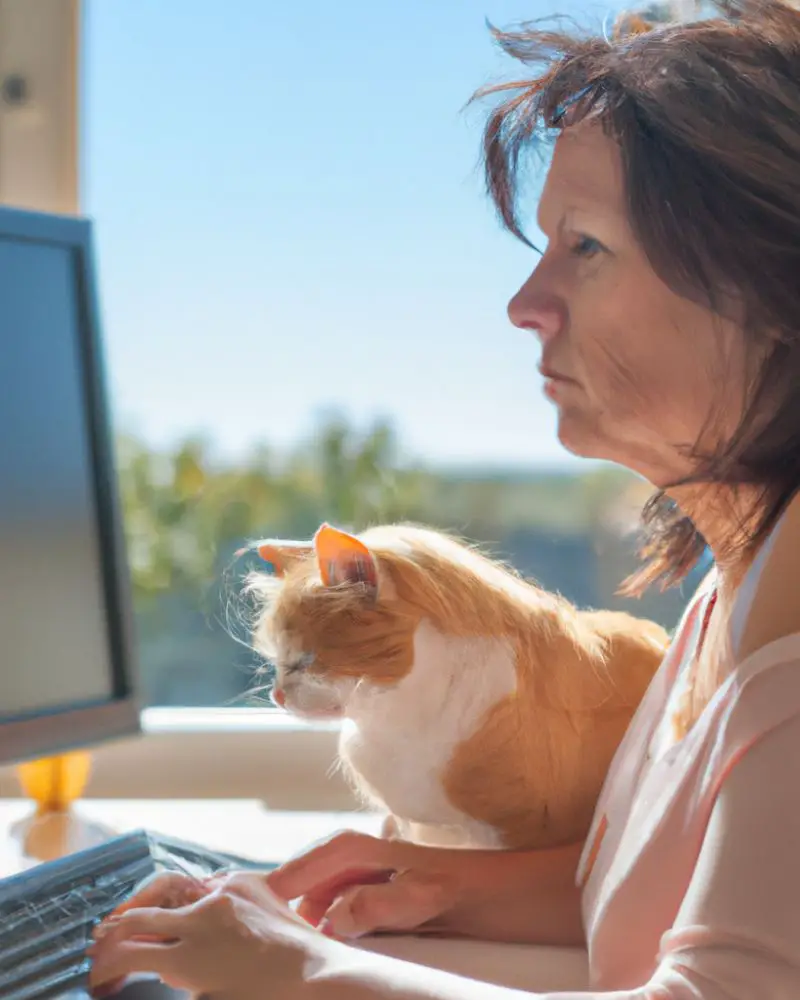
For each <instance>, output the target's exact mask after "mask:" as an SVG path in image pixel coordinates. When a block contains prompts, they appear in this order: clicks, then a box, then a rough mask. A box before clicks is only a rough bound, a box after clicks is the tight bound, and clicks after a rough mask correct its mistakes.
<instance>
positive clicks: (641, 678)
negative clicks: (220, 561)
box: [250, 525, 667, 848]
mask: <svg viewBox="0 0 800 1000" xmlns="http://www.w3.org/2000/svg"><path fill="white" fill-rule="evenodd" d="M259 551H260V552H261V553H262V555H263V556H264V558H265V559H267V560H268V561H270V562H272V563H273V564H274V566H275V567H276V575H275V576H269V575H267V574H260V573H258V574H254V576H253V577H252V578H251V580H250V588H251V590H252V591H253V592H255V593H256V595H258V596H259V598H260V599H261V601H262V610H261V614H260V616H259V620H258V623H257V627H256V629H255V632H254V645H255V647H256V649H257V650H259V651H260V652H261V653H262V654H263V655H264V656H265V657H266V658H267V659H268V660H270V661H271V662H272V663H273V664H274V666H275V669H276V683H275V693H274V698H275V700H276V701H277V703H279V704H281V705H282V706H283V707H285V708H286V709H287V710H288V711H291V712H294V713H297V714H299V715H302V716H305V717H311V718H315V717H336V716H340V717H342V718H343V719H344V723H343V727H342V735H341V741H340V754H341V760H342V762H343V765H344V767H345V769H346V771H347V772H348V773H349V775H350V776H351V778H352V779H353V781H354V783H355V786H356V788H357V789H358V790H359V792H360V793H361V795H362V796H364V798H365V799H366V800H367V801H368V802H369V803H370V804H373V805H376V806H379V807H380V808H382V809H385V810H387V811H388V812H389V814H390V816H391V817H392V818H393V824H392V826H393V827H394V829H395V830H396V831H397V833H398V834H399V835H400V836H402V837H404V838H406V839H410V840H414V841H418V842H422V843H429V844H453V845H460V846H483V847H509V848H522V847H547V846H552V845H556V844H563V843H569V842H576V841H579V840H580V839H581V838H582V837H583V836H584V835H585V833H586V831H587V828H588V825H589V822H590V819H591V816H592V812H593V809H594V806H595V803H596V800H597V797H598V794H599V792H600V788H601V785H602V782H603V780H604V777H605V774H606V771H607V768H608V766H609V764H610V761H611V758H612V755H613V753H614V751H615V750H616V747H617V745H618V744H619V742H620V740H621V738H622V736H623V734H624V732H625V730H626V728H627V726H628V723H629V721H630V718H631V715H632V714H633V712H634V710H635V709H636V707H637V705H638V703H639V701H640V699H641V697H642V695H643V693H644V691H645V689H646V687H647V685H648V683H649V682H650V679H651V677H652V675H653V673H654V671H655V670H656V668H657V666H658V664H659V662H660V660H661V658H662V656H663V653H664V650H665V648H666V644H667V636H666V633H665V632H664V630H663V629H662V628H661V627H660V626H658V625H656V624H654V623H652V622H649V621H645V620H641V619H637V618H634V617H632V616H630V615H627V614H624V613H618V612H609V611H580V610H577V609H576V608H575V607H573V606H572V605H571V604H569V603H568V602H567V601H566V600H564V599H563V598H561V597H559V596H556V595H554V594H552V593H548V592H547V591H545V590H542V589H541V588H539V587H537V586H535V585H533V584H531V583H528V582H525V581H524V580H522V579H521V578H520V577H518V576H517V575H516V574H514V573H512V572H511V571H509V570H507V569H505V568H504V567H503V566H501V565H500V564H498V563H496V562H493V561H491V560H490V559H488V558H486V557H484V556H482V555H480V554H479V553H478V552H476V551H475V550H473V549H471V548H469V547H467V546H465V545H462V544H461V543H459V542H457V541H455V540H453V539H451V538H449V537H448V536H446V535H443V534H441V533H440V532H436V531H432V530H427V529H424V528H416V527H410V526H397V525H393V526H386V527H379V528H373V529H370V530H369V531H367V532H365V533H364V534H362V535H360V536H358V538H355V537H354V536H352V535H347V534H345V533H342V532H339V531H337V530H336V529H333V528H330V527H329V526H327V525H324V526H323V527H322V528H321V529H320V531H319V532H318V533H317V536H316V538H315V540H314V542H313V543H309V544H308V545H297V544H292V543H288V544H287V543H281V542H270V543H262V545H261V547H260V549H259Z"/></svg>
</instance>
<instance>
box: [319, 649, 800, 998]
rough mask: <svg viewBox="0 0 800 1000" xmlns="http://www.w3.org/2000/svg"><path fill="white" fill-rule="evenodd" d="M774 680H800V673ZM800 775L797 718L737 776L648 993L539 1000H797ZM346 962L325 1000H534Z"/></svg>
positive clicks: (373, 960) (414, 970) (722, 798)
mask: <svg viewBox="0 0 800 1000" xmlns="http://www.w3.org/2000/svg"><path fill="white" fill-rule="evenodd" d="M778 669H783V670H786V669H793V670H797V671H800V663H797V664H792V665H790V666H789V667H782V668H778ZM799 767H800V717H795V718H794V719H792V720H791V721H790V722H786V723H784V724H783V725H781V726H779V727H778V728H777V729H775V730H773V731H772V732H771V733H769V735H767V736H765V737H764V738H763V739H762V740H761V741H760V742H759V743H757V744H756V745H755V746H753V747H752V748H751V749H750V750H749V751H748V752H747V753H746V754H745V755H744V757H743V758H742V759H741V760H740V761H739V762H738V763H737V764H736V765H735V766H734V768H733V771H732V772H731V774H730V775H729V776H728V778H727V779H726V781H725V783H724V785H723V787H722V789H721V791H720V794H719V796H718V798H717V801H716V804H715V807H714V810H713V813H712V817H711V821H710V824H709V827H708V830H707V832H706V836H705V839H704V842H703V846H702V850H701V853H700V857H699V860H698V863H697V866H696V868H695V872H694V876H693V879H692V882H691V885H690V887H689V891H688V892H687V894H686V897H685V899H684V902H683V905H682V907H681V911H680V913H679V915H678V918H677V920H676V922H675V925H674V927H673V928H672V929H671V930H670V932H669V933H668V934H666V935H665V937H664V939H663V941H662V954H661V956H660V962H659V965H658V967H657V969H656V971H655V973H654V975H653V977H652V979H651V980H650V982H648V983H646V984H643V985H642V986H641V987H640V988H638V989H633V990H630V991H622V992H614V993H580V994H565V993H558V994H553V995H548V996H546V997H545V996H540V997H538V1000H754V998H758V1000H797V998H798V997H800V791H798V777H797V776H798V768H799ZM644 905H646V901H645V903H644ZM348 951H349V955H348V956H347V957H346V959H345V961H346V962H349V963H350V967H349V968H344V967H339V968H337V966H338V963H340V962H341V961H342V957H341V953H339V954H335V955H333V956H332V959H331V961H330V964H329V966H328V969H327V970H326V972H325V973H324V974H323V976H322V979H323V980H324V981H325V988H324V990H323V991H322V992H321V994H320V997H321V1000H345V997H347V998H348V1000H382V998H386V1000H388V998H389V997H391V998H392V1000H472V997H473V996H474V997H475V998H476V1000H477V998H480V1000H519V998H521V997H522V996H527V997H528V1000H532V997H531V995H530V994H521V993H518V992H515V991H511V990H505V989H500V988H499V987H498V988H494V987H489V986H486V985H485V984H470V983H466V982H465V981H464V980H461V979H457V978H455V977H451V976H446V975H444V974H442V975H439V974H434V975H431V974H429V972H428V970H423V969H420V968H418V967H414V966H408V967H406V966H405V965H404V966H402V967H401V966H399V965H396V964H395V965H391V964H388V963H387V960H385V959H383V958H381V957H378V956H369V957H368V958H365V959H362V958H361V957H358V958H354V957H353V952H352V949H350V950H348ZM533 960H535V958H534V959H533Z"/></svg>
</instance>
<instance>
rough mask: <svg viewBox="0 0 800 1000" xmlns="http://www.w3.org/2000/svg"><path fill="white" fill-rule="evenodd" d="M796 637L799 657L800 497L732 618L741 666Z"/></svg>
mask: <svg viewBox="0 0 800 1000" xmlns="http://www.w3.org/2000/svg"><path fill="white" fill-rule="evenodd" d="M795 637H796V639H797V651H798V656H799V657H800V495H796V496H795V498H794V499H793V500H792V501H791V502H790V504H789V506H788V507H787V508H786V510H785V511H784V512H783V514H782V515H781V517H780V519H779V521H778V523H777V524H776V525H775V527H774V528H773V530H772V532H771V533H770V536H769V537H768V539H767V540H766V541H765V543H764V545H763V546H762V548H761V550H760V551H759V553H758V554H757V556H756V558H755V560H754V561H753V564H752V565H751V566H750V569H749V570H748V572H747V574H746V576H745V578H744V580H743V581H742V585H741V587H740V588H739V593H738V595H737V599H736V601H735V603H734V606H733V610H732V613H731V639H732V643H733V651H734V654H735V658H736V662H737V663H743V662H745V661H747V660H749V659H750V658H752V657H753V656H754V655H756V654H758V653H760V652H761V651H763V650H766V649H767V647H773V646H774V644H776V643H779V642H781V640H786V641H789V640H792V639H793V638H795ZM786 645H787V642H783V643H782V646H784V647H785V646H786Z"/></svg>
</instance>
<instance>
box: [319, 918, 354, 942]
mask: <svg viewBox="0 0 800 1000" xmlns="http://www.w3.org/2000/svg"><path fill="white" fill-rule="evenodd" d="M317 930H318V931H319V932H320V934H324V935H325V937H329V938H333V939H334V940H337V941H357V940H358V938H360V937H361V931H357V930H349V931H347V930H341V929H339V930H334V928H333V924H332V923H331V922H330V920H328V918H327V917H323V919H322V920H321V921H320V922H319V925H318V926H317Z"/></svg>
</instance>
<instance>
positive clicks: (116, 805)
mask: <svg viewBox="0 0 800 1000" xmlns="http://www.w3.org/2000/svg"><path fill="white" fill-rule="evenodd" d="M79 810H80V815H81V816H82V817H85V818H86V819H87V820H89V821H91V822H93V823H99V824H103V825H105V826H108V827H110V828H112V830H113V831H114V832H115V833H120V834H123V833H128V832H131V831H133V830H136V829H140V828H145V829H148V830H151V831H153V832H155V833H162V834H165V835H167V836H171V837H176V838H180V839H182V840H188V841H190V842H194V843H197V844H202V845H203V846H205V847H208V848H210V849H212V850H220V851H225V852H228V853H231V854H240V855H243V856H245V857H251V858H253V859H255V860H261V859H263V860H264V861H265V862H275V861H278V862H280V861H283V860H285V859H287V858H289V857H291V856H292V855H294V854H296V853H298V852H300V851H302V850H303V849H304V848H305V847H307V846H308V845H309V844H311V843H313V842H315V841H318V840H321V839H323V838H325V837H328V836H331V835H332V834H333V833H335V832H336V831H337V830H342V829H358V830H362V831H364V832H365V833H377V832H378V830H379V828H380V824H381V817H380V816H377V815H375V814H370V813H351V812H347V813H342V812H338V813H335V812H319V813H317V812H282V811H270V810H269V809H267V808H265V806H264V805H263V803H261V802H259V801H258V800H239V799H221V800H207V799H204V800H157V799H148V800H124V799H108V800H93V799H85V800H83V801H82V802H81V803H80V805H79ZM30 812H31V807H30V805H29V804H28V803H27V802H24V801H22V800H16V799H0V829H1V830H8V829H10V828H11V827H13V825H14V824H15V823H18V822H19V821H21V820H23V819H24V818H25V817H26V816H28V815H29V814H30ZM31 863H32V862H31V861H29V860H27V861H26V860H25V859H24V858H22V856H21V855H20V853H19V851H18V850H17V848H16V846H15V845H14V844H9V843H8V839H7V838H4V837H0V876H4V875H10V874H13V873H14V872H16V871H19V870H20V869H21V868H23V867H30V865H31ZM362 946H363V947H365V948H368V949H370V950H374V951H380V952H383V953H385V954H389V955H394V956H395V957H397V958H402V959H405V960H408V961H413V962H418V963H421V964H423V965H430V966H436V967H440V968H444V969H449V970H451V971H453V972H457V973H459V974H461V975H466V976H470V977H472V978H474V979H479V980H484V981H487V982H496V983H502V984H504V985H507V986H510V987H514V988H517V989H527V990H531V991H542V990H547V991H554V990H581V989H586V987H587V982H588V974H587V962H586V955H585V953H584V952H583V951H582V950H580V949H569V948H540V947H533V946H526V945H504V944H495V943H490V942H475V941H456V940H453V941H447V940H441V939H424V938H416V937H413V936H402V937H401V936H398V937H382V938H372V939H366V940H365V941H363V942H362Z"/></svg>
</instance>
